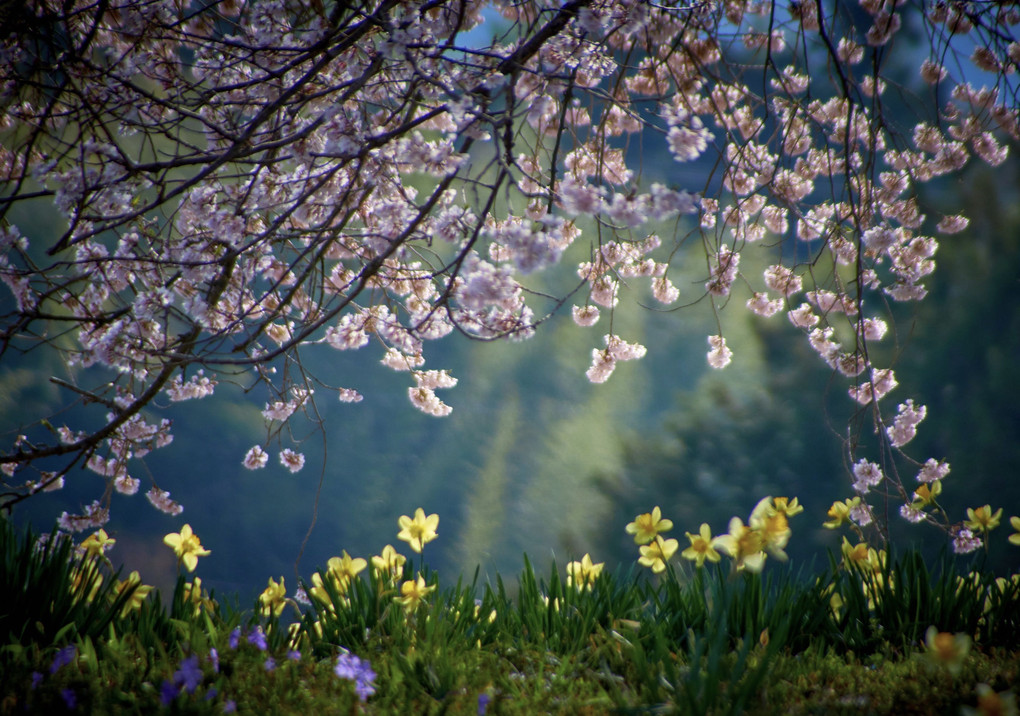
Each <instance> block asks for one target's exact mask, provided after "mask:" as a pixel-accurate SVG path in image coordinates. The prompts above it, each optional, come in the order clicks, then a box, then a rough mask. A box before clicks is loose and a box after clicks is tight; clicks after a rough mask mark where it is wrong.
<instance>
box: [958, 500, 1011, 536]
mask: <svg viewBox="0 0 1020 716" xmlns="http://www.w3.org/2000/svg"><path fill="white" fill-rule="evenodd" d="M967 518H968V519H967V520H966V521H964V523H963V525H964V527H967V528H968V529H970V530H972V531H974V532H991V531H992V530H994V529H995V528H996V527H998V526H999V521H1000V520H1001V519H1002V508H1001V507H1000V508H999V509H997V510H996V511H995V512H994V513H993V512H992V508H991V506H990V505H983V506H982V507H978V508H977V509H973V508H970V507H968V508H967Z"/></svg>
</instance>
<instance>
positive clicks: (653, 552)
mask: <svg viewBox="0 0 1020 716" xmlns="http://www.w3.org/2000/svg"><path fill="white" fill-rule="evenodd" d="M679 546H680V543H679V542H677V541H676V540H675V539H667V540H664V539H662V537H659V536H658V535H656V536H655V539H654V540H653V541H652V542H651V543H650V544H646V545H642V546H641V557H639V558H638V564H640V565H642V566H644V567H648V568H649V569H651V570H652V572H653V573H655V574H661V573H662V572H665V571H666V562H668V561H669V560H670V558H671V557H672V556H673V555H674V554H676V550H677V548H678V547H679Z"/></svg>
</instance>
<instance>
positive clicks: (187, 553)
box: [163, 525, 211, 572]
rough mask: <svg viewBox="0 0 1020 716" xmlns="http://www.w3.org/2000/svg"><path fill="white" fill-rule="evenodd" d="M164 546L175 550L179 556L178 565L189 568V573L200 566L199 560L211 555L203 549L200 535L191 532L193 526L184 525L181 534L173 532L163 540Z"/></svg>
mask: <svg viewBox="0 0 1020 716" xmlns="http://www.w3.org/2000/svg"><path fill="white" fill-rule="evenodd" d="M163 544H165V545H166V546H168V547H170V548H171V549H173V551H174V553H175V554H176V555H177V563H178V564H183V565H184V566H185V567H187V569H188V571H189V572H194V571H195V567H197V566H198V558H199V557H205V556H206V555H208V554H211V553H210V551H209V550H207V549H203V548H202V543H201V542H199V540H198V535H196V534H195V533H194V532H192V531H191V525H184V526H183V527H181V531H180V532H171V533H170V534H168V535H167V536H166V537H164V538H163Z"/></svg>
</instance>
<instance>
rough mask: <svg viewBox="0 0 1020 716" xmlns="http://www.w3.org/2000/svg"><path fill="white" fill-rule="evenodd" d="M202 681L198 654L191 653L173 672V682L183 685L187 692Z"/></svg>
mask: <svg viewBox="0 0 1020 716" xmlns="http://www.w3.org/2000/svg"><path fill="white" fill-rule="evenodd" d="M201 683H202V669H201V667H199V665H198V655H197V654H192V655H191V656H189V657H188V658H187V659H185V660H184V661H182V662H181V668H180V669H178V670H177V671H176V672H174V684H175V685H177V686H183V687H184V690H185V691H187V692H188V693H189V694H193V693H195V689H196V688H198V686H199V684H201Z"/></svg>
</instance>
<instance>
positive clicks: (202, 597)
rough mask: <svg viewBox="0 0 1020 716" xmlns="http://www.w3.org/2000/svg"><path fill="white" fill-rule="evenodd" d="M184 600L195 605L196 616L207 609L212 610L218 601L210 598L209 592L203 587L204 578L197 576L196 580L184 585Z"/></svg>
mask: <svg viewBox="0 0 1020 716" xmlns="http://www.w3.org/2000/svg"><path fill="white" fill-rule="evenodd" d="M184 601H185V603H189V602H190V603H191V604H193V605H194V607H195V616H198V613H199V612H201V611H202V610H203V609H205V610H206V611H207V612H212V611H213V610H214V609H215V608H216V602H215V601H213V600H212V599H210V598H209V593H208V592H206V591H205V590H203V589H202V578H201V577H195V581H194V582H187V583H186V584H185V585H184Z"/></svg>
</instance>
